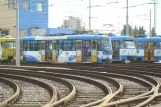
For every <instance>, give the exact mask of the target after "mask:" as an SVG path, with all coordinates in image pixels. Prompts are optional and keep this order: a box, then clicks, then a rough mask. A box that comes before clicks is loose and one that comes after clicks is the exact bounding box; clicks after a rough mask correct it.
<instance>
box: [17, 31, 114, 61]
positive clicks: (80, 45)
mask: <svg viewBox="0 0 161 107" xmlns="http://www.w3.org/2000/svg"><path fill="white" fill-rule="evenodd" d="M20 41H21V42H23V60H24V61H25V62H60V63H65V62H75V63H105V62H111V61H112V46H111V40H110V38H109V37H108V36H103V35H92V34H79V35H66V36H26V37H22V38H21V39H20Z"/></svg>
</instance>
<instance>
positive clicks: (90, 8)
mask: <svg viewBox="0 0 161 107" xmlns="http://www.w3.org/2000/svg"><path fill="white" fill-rule="evenodd" d="M89 30H91V0H89Z"/></svg>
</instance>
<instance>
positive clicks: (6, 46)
mask: <svg viewBox="0 0 161 107" xmlns="http://www.w3.org/2000/svg"><path fill="white" fill-rule="evenodd" d="M8 60H15V38H11V37H1V38H0V62H2V61H8Z"/></svg>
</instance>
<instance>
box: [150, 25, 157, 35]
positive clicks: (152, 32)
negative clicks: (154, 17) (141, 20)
mask: <svg viewBox="0 0 161 107" xmlns="http://www.w3.org/2000/svg"><path fill="white" fill-rule="evenodd" d="M151 36H156V33H154V27H153V28H152V30H151Z"/></svg>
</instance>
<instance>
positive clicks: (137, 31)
mask: <svg viewBox="0 0 161 107" xmlns="http://www.w3.org/2000/svg"><path fill="white" fill-rule="evenodd" d="M121 33H122V34H123V35H126V25H123V29H122V31H121ZM144 34H145V29H144V27H143V26H139V27H137V26H135V27H134V28H132V26H131V25H129V35H130V36H134V37H137V36H142V35H144Z"/></svg>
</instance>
